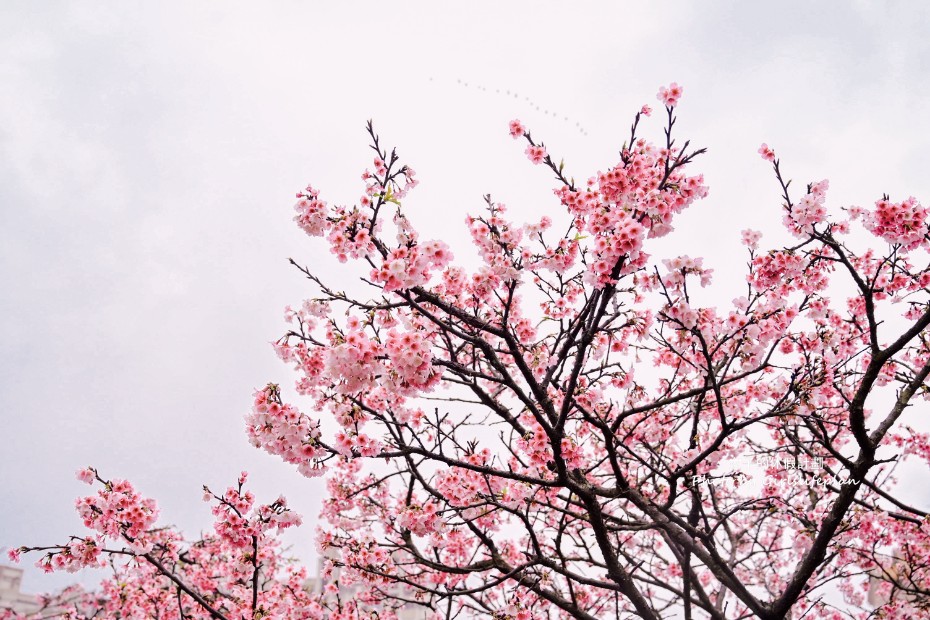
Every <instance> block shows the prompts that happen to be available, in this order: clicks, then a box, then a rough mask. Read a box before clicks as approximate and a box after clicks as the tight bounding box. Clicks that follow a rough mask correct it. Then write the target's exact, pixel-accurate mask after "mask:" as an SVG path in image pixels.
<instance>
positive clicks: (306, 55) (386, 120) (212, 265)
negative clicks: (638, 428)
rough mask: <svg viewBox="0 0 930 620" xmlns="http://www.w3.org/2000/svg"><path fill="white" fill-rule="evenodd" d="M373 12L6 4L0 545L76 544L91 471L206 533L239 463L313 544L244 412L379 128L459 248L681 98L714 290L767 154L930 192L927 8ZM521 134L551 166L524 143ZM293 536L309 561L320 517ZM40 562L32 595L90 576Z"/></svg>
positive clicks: (368, 6)
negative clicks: (499, 210)
mask: <svg viewBox="0 0 930 620" xmlns="http://www.w3.org/2000/svg"><path fill="white" fill-rule="evenodd" d="M385 7H386V5H385V4H384V3H374V2H372V3H361V4H359V3H351V4H345V5H339V4H338V3H329V4H327V5H326V6H325V7H324V6H323V5H316V4H309V3H308V4H297V3H278V4H274V5H267V4H261V5H259V4H255V3H251V4H249V3H231V2H202V3H181V2H167V3H158V4H149V5H137V4H136V5H130V4H126V3H117V2H111V3H104V4H99V3H97V4H93V5H91V4H84V5H78V4H72V3H33V2H26V1H22V2H5V3H3V4H2V6H0V80H2V83H3V84H4V86H3V88H2V89H0V237H2V239H0V286H2V290H3V295H2V296H0V351H2V355H0V412H2V413H0V416H2V419H0V438H2V450H0V480H2V483H0V547H5V546H15V545H19V544H33V543H42V542H47V541H49V540H59V539H64V538H65V537H66V536H67V534H68V533H70V532H72V531H74V530H75V529H76V526H77V525H78V523H77V518H76V516H75V515H74V511H73V504H72V499H73V498H74V497H76V496H78V495H79V494H81V493H82V492H83V491H82V489H81V488H80V483H79V482H77V481H75V480H74V476H73V472H74V470H76V469H78V468H81V467H86V466H88V465H94V466H96V467H98V468H99V469H100V470H101V471H106V472H108V474H110V475H112V476H114V477H119V478H127V479H131V480H133V481H134V484H136V485H137V486H138V488H140V489H141V490H143V491H144V493H145V495H147V496H155V497H158V498H159V501H160V506H161V510H162V514H164V515H165V516H166V517H168V518H170V519H171V520H173V522H174V523H176V524H177V525H179V526H181V527H182V528H184V529H186V530H188V531H191V532H197V531H198V530H200V529H202V528H206V527H208V526H209V516H208V515H207V514H206V513H205V512H204V509H203V504H202V503H201V502H199V501H198V500H199V499H200V495H201V490H200V489H201V488H202V485H203V484H209V485H213V484H215V485H222V484H224V483H225V481H227V480H229V479H230V477H231V476H234V475H237V474H238V472H239V471H240V470H241V469H248V470H249V471H250V472H252V484H253V488H254V489H255V491H256V494H258V495H260V496H272V497H274V496H276V495H277V494H278V493H282V492H283V493H286V494H287V496H288V498H289V499H290V504H291V505H292V506H293V507H294V509H295V510H296V511H297V512H299V513H301V514H303V515H305V517H306V521H307V522H308V525H310V526H312V523H313V515H315V514H316V512H317V511H318V509H319V504H320V499H321V496H322V493H323V490H324V488H323V485H322V483H321V482H320V481H319V479H315V480H308V479H305V478H303V477H302V476H300V475H299V474H298V473H297V472H296V471H295V470H294V469H293V468H292V467H290V466H288V465H287V464H286V463H283V462H280V461H279V459H277V458H275V457H273V456H270V455H268V454H265V453H262V452H259V451H258V450H255V449H254V448H252V447H251V446H250V445H249V441H248V438H247V437H246V435H245V432H244V422H243V416H244V415H245V414H246V413H247V412H248V411H249V409H250V407H251V404H252V393H253V392H254V391H255V390H256V389H257V388H260V387H261V386H264V385H265V384H266V383H267V382H269V381H280V382H289V381H291V377H290V376H289V375H288V370H287V369H286V368H285V367H284V366H283V365H281V364H280V363H279V362H278V360H277V359H276V358H275V355H274V351H273V350H272V347H271V346H270V345H269V342H270V341H272V340H274V339H276V338H277V337H278V336H280V335H281V333H282V332H283V331H284V329H285V322H284V318H283V317H282V309H283V308H284V307H285V306H286V305H287V304H296V303H299V302H300V301H301V300H302V299H303V295H304V292H305V291H306V287H305V286H304V282H303V280H302V278H301V275H300V274H299V273H298V272H297V271H296V270H294V269H293V268H291V267H289V266H288V265H287V261H286V259H287V258H288V257H291V256H293V257H294V258H296V259H298V260H300V262H302V263H313V264H315V265H321V266H323V268H325V269H329V270H331V273H334V274H336V276H337V277H338V274H339V273H340V271H339V270H340V269H341V267H340V264H339V263H338V261H337V260H336V259H335V258H334V257H332V256H330V255H329V254H328V253H327V252H326V249H325V247H324V246H321V245H312V244H309V243H308V241H307V237H306V235H305V234H304V233H303V232H301V231H300V230H299V229H298V228H297V227H295V226H294V225H293V222H292V220H291V218H292V214H293V211H292V210H291V208H292V205H293V188H295V187H301V186H303V185H304V184H305V183H306V182H307V181H308V180H309V181H312V182H313V183H314V185H315V187H318V188H325V193H326V194H327V196H330V197H333V198H334V199H335V198H337V197H339V198H341V199H343V200H346V201H348V200H351V199H354V198H355V197H356V196H358V195H359V188H360V187H362V186H363V183H364V181H363V180H360V179H359V178H358V175H357V171H358V170H361V169H363V168H364V167H365V166H367V165H369V164H370V154H369V152H368V151H367V150H366V145H367V137H366V135H365V131H364V123H365V121H366V120H367V119H368V118H373V119H374V121H375V126H376V129H377V130H378V132H379V133H380V134H381V136H382V139H383V140H384V141H385V142H386V143H387V144H389V145H397V147H398V150H399V152H400V153H401V154H402V156H403V157H404V161H405V162H406V163H408V164H409V165H410V166H412V167H413V168H415V169H416V171H417V179H418V181H419V184H420V186H419V187H418V188H417V191H416V193H415V194H412V195H411V199H410V202H409V203H405V206H408V208H409V209H411V213H412V214H413V216H414V217H416V218H417V223H418V225H419V226H420V227H421V228H422V229H423V230H425V231H429V232H430V233H431V234H430V235H429V236H431V237H436V238H441V239H443V240H444V242H445V243H446V244H448V246H449V247H451V248H452V250H453V251H456V250H458V249H459V248H462V249H463V251H461V252H457V253H456V255H457V256H459V255H467V250H465V248H467V245H468V235H469V231H468V230H467V228H466V226H465V224H464V217H465V213H466V211H468V210H471V211H475V210H477V209H478V208H479V206H480V204H481V200H482V198H481V197H482V195H483V194H485V193H491V194H492V195H493V196H494V198H495V199H497V200H500V201H502V202H505V203H507V205H508V207H509V208H510V213H511V215H512V216H513V217H514V218H515V219H526V220H527V221H529V220H534V221H535V220H538V219H539V217H541V216H542V215H545V214H546V213H547V211H548V210H552V209H554V208H555V207H556V205H557V199H556V198H555V197H554V196H553V195H552V192H551V188H552V187H553V185H554V183H553V181H552V180H551V179H550V178H549V175H548V173H547V172H546V171H545V170H544V169H543V168H542V167H539V166H531V165H526V159H525V158H526V157H527V156H530V157H531V158H534V157H535V158H540V157H545V156H546V155H549V156H551V157H552V158H553V160H554V161H556V162H558V161H560V159H561V158H564V160H565V166H566V170H567V171H568V172H570V173H571V174H575V175H578V177H579V178H581V179H584V178H587V177H588V176H590V175H592V174H594V173H595V172H597V171H598V170H600V169H603V168H604V167H605V166H606V165H607V163H609V162H613V161H615V159H616V153H617V151H618V150H619V149H620V147H621V145H622V142H623V139H624V136H626V135H628V133H629V132H628V128H629V123H630V120H631V118H632V116H633V115H634V114H635V112H637V111H639V110H640V109H641V108H642V106H644V105H649V106H654V107H658V106H659V105H661V104H660V103H659V102H658V101H657V99H656V92H657V89H658V88H659V87H660V86H662V85H665V87H667V88H671V87H670V86H669V85H671V84H672V83H673V82H674V83H676V84H677V85H680V90H679V91H676V92H669V91H666V94H665V95H664V96H665V97H675V98H678V99H680V101H679V103H678V106H679V117H680V124H679V126H678V129H679V132H680V133H681V135H687V136H690V137H691V138H692V139H693V140H695V142H696V143H698V146H705V147H707V148H708V149H709V152H708V154H707V155H705V156H703V157H702V158H701V159H700V160H699V161H698V162H697V163H696V164H695V168H696V169H697V170H699V171H700V172H703V173H704V175H705V178H706V181H707V184H708V185H709V187H710V194H709V197H708V199H707V200H704V201H702V203H701V204H700V206H699V207H697V208H695V209H692V210H689V211H688V212H687V213H685V214H683V215H682V216H681V218H680V219H679V220H678V223H677V224H676V230H675V231H674V232H673V233H670V234H669V235H667V237H665V238H663V240H662V243H663V244H665V247H667V248H670V251H674V253H675V254H676V255H677V254H687V255H689V256H695V257H697V256H702V257H703V258H704V260H703V266H704V267H705V268H708V269H713V270H714V286H713V287H711V288H710V289H708V292H707V294H712V295H721V296H722V297H723V298H724V299H725V300H729V299H732V298H733V297H735V296H737V295H738V294H740V292H739V291H740V287H741V286H742V283H741V280H740V274H741V273H742V261H743V257H744V254H743V253H742V252H741V250H740V248H741V245H740V231H741V230H743V229H746V228H752V229H756V230H760V231H763V233H765V234H772V235H776V233H769V232H768V231H772V230H774V229H775V228H776V227H777V226H778V224H779V221H780V218H781V214H780V212H779V209H778V205H779V192H778V188H777V187H776V185H775V183H774V181H773V180H772V178H771V170H770V166H769V165H768V164H767V163H766V162H764V161H762V160H760V157H759V152H758V151H759V145H760V144H762V143H763V142H764V143H765V144H766V145H767V146H768V147H770V148H772V149H774V151H775V152H776V153H778V156H779V157H780V158H781V160H782V165H783V169H784V170H785V171H786V174H787V175H788V176H789V177H790V178H794V179H796V183H798V184H802V183H806V182H808V181H819V180H821V179H830V185H829V188H830V189H829V193H828V198H827V201H828V203H830V204H835V205H855V204H859V205H862V206H865V205H867V204H871V202H872V201H874V200H876V199H878V198H879V197H880V196H881V195H882V194H883V193H885V192H888V193H889V194H891V198H892V203H900V201H902V200H904V199H906V198H907V197H908V196H910V195H913V196H916V197H918V198H919V199H921V200H922V201H923V203H924V204H926V202H927V201H928V200H930V180H928V176H927V174H926V165H927V162H928V160H927V155H926V154H927V152H928V147H930V144H928V141H930V119H928V116H927V115H926V114H925V111H926V110H927V109H928V108H930V85H928V83H927V81H926V79H925V76H926V75H927V74H928V72H930V40H928V39H927V38H926V36H925V33H926V32H927V31H928V29H930V9H928V8H927V7H925V6H924V5H923V4H921V3H916V2H911V3H895V4H886V3H880V2H865V1H858V2H839V1H834V2H823V3H817V4H816V5H815V6H811V5H809V3H803V2H782V3H777V4H773V3H769V4H766V5H762V4H756V3H744V4H735V3H730V2H713V1H712V2H702V3H700V4H697V3H694V4H684V3H682V4H676V5H674V6H667V5H655V6H654V7H653V6H647V5H645V4H643V3H640V4H635V5H634V4H632V3H624V4H620V3H607V2H604V3H599V4H584V5H574V6H573V5H566V4H565V3H554V2H550V3H546V2H543V3H539V2H534V3H529V2H514V3H507V4H506V5H501V4H500V3H482V2H478V3H464V4H461V5H459V6H457V7H449V6H446V5H437V4H434V3H426V2H420V3H404V4H403V5H391V7H390V9H389V10H388V9H386V8H385ZM514 118H519V119H521V121H523V122H524V123H525V124H526V125H527V126H528V127H531V128H532V132H533V137H534V139H536V140H537V141H542V142H545V151H544V152H543V151H538V150H534V151H532V152H527V153H524V152H523V149H522V148H521V149H515V148H514V146H513V144H512V142H511V140H510V138H509V136H508V131H516V129H514V128H512V127H511V126H510V125H509V123H510V121H511V120H512V119H514ZM654 120H655V119H648V118H646V119H644V120H643V125H642V129H641V131H640V133H642V134H643V135H649V136H650V137H651V138H653V139H657V138H658V137H659V136H660V132H661V124H660V122H658V121H656V122H652V121H654ZM579 127H583V128H584V131H580V130H579ZM521 131H522V129H521ZM763 155H765V153H763ZM892 203H889V204H890V205H891V204H892ZM518 215H519V216H521V217H518ZM524 216H525V217H524ZM875 225H876V226H880V225H881V222H876V223H875ZM774 238H775V237H773V239H774ZM439 249H440V250H441V249H442V248H439ZM672 249H673V250H672ZM734 256H738V257H740V258H738V259H737V260H734V259H733V257H734ZM321 270H322V269H318V271H321ZM385 277H386V278H389V277H390V274H385ZM333 279H336V278H333ZM347 286H350V284H349V283H347ZM326 430H327V429H326V428H325V425H324V428H323V431H324V432H325V431H326ZM921 473H923V472H912V473H911V475H913V476H915V477H918V476H920V475H921ZM914 488H915V489H916V488H918V486H917V485H915V486H914ZM924 488H926V487H924ZM917 492H918V491H915V493H917ZM924 493H926V492H924ZM915 501H918V502H922V503H923V504H924V505H926V504H927V503H930V496H926V495H925V496H923V497H919V498H915ZM288 536H289V538H288V540H290V541H291V542H293V543H294V550H295V552H296V553H298V554H300V555H302V556H303V557H304V558H305V559H307V560H308V561H309V560H312V555H313V553H314V552H313V545H312V543H311V536H312V527H307V526H304V527H303V528H293V529H291V530H289V531H288ZM29 570H30V572H29V574H28V577H27V581H26V584H25V587H26V588H27V589H29V590H33V591H39V590H48V589H50V588H54V587H57V586H60V585H64V584H65V583H67V582H68V581H69V580H70V579H72V578H73V576H71V575H52V576H41V575H39V573H38V572H37V571H36V570H34V569H31V568H30V569H29ZM88 581H92V578H90V579H88Z"/></svg>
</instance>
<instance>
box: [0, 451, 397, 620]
mask: <svg viewBox="0 0 930 620" xmlns="http://www.w3.org/2000/svg"><path fill="white" fill-rule="evenodd" d="M78 477H79V478H80V479H81V480H83V481H85V482H87V483H88V484H98V485H99V486H100V490H99V491H98V492H97V494H96V495H91V496H87V497H83V498H80V499H79V500H78V501H77V503H76V507H77V512H78V514H79V515H80V516H81V518H82V520H83V522H84V525H85V526H86V527H87V528H88V529H89V530H91V534H90V535H87V536H72V537H71V539H70V540H69V541H68V542H67V543H65V544H61V545H53V546H46V547H21V548H18V549H14V550H13V551H12V552H11V553H10V555H11V558H12V559H14V560H18V559H19V557H20V555H21V554H23V553H32V552H38V553H40V554H41V555H40V558H39V560H38V561H37V563H36V564H37V565H38V566H39V567H41V568H43V569H44V570H46V571H48V572H51V571H54V570H65V571H68V572H75V571H77V570H80V569H82V568H85V567H102V568H107V567H109V568H110V569H111V571H112V576H111V577H109V578H107V579H105V580H103V582H102V583H101V585H100V588H99V589H98V590H97V591H93V592H88V591H85V590H84V589H83V588H81V587H79V586H73V587H70V588H67V589H65V590H64V591H62V592H58V593H56V594H53V595H45V596H41V597H39V601H38V604H39V607H40V609H39V610H38V611H36V612H32V613H28V614H27V613H16V612H14V611H13V610H11V609H0V619H2V620H25V619H26V618H50V617H55V618H58V617H63V618H71V619H73V620H81V619H88V618H113V619H116V618H158V619H161V620H201V619H203V620H231V619H233V618H236V619H239V618H254V619H259V618H282V619H294V620H296V619H302V620H305V619H315V620H323V619H328V618H335V619H337V620H350V619H352V620H356V619H361V618H369V617H371V616H370V615H368V614H367V612H361V611H360V609H359V605H358V603H357V602H353V601H346V602H341V601H339V600H338V598H337V597H336V596H333V595H331V593H330V592H328V591H320V592H313V591H311V590H310V589H309V588H307V570H306V569H305V568H304V567H302V566H299V565H298V564H297V563H296V561H295V560H292V559H288V558H287V557H286V556H285V555H284V554H283V553H282V549H281V543H280V541H279V540H278V539H277V536H276V534H277V533H278V532H280V531H281V530H284V529H287V528H289V527H292V526H295V525H300V522H301V519H300V517H299V516H298V515H297V514H295V513H294V512H293V511H291V510H290V509H289V508H288V507H287V502H286V500H285V499H284V498H283V497H279V498H278V499H276V500H275V501H274V502H272V503H270V504H261V505H259V504H257V503H256V501H255V497H254V495H253V494H252V492H251V491H247V490H245V488H244V487H245V483H246V479H247V474H246V473H245V472H243V473H242V474H241V475H240V477H239V479H238V482H237V484H236V486H233V487H230V488H228V489H227V490H226V491H225V492H224V493H222V494H215V493H214V492H212V491H211V490H210V489H209V488H207V487H204V495H203V499H204V501H205V502H210V503H211V504H212V512H213V515H214V517H215V523H214V527H213V532H212V533H210V534H208V535H205V536H203V537H202V538H201V539H199V540H196V541H189V540H185V539H184V538H183V537H182V536H181V534H180V533H179V532H178V531H177V530H176V529H174V528H172V527H164V526H158V527H157V526H156V519H157V517H158V508H157V505H156V503H155V502H154V501H153V500H152V499H149V498H145V497H143V496H141V495H140V494H139V493H138V492H137V491H136V490H135V488H133V486H132V484H130V483H129V482H127V481H125V480H105V479H103V478H101V477H100V476H99V474H98V473H97V471H96V470H94V469H92V468H88V469H84V470H81V471H79V472H78ZM388 609H390V608H388ZM381 617H387V616H384V615H382V616H381Z"/></svg>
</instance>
